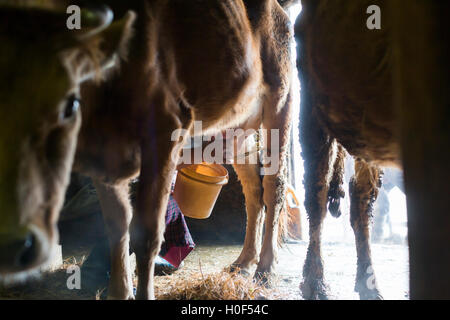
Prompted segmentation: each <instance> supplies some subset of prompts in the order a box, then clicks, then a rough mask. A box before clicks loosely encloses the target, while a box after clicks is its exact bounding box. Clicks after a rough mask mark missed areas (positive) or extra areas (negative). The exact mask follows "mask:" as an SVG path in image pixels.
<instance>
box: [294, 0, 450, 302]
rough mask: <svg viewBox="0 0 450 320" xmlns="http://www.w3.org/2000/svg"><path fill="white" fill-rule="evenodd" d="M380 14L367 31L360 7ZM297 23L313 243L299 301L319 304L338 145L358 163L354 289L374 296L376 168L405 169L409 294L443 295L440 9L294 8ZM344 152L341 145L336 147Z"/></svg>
mask: <svg viewBox="0 0 450 320" xmlns="http://www.w3.org/2000/svg"><path fill="white" fill-rule="evenodd" d="M370 5H378V6H379V8H380V9H381V19H382V20H381V29H369V28H367V26H366V21H367V19H368V17H369V15H368V14H367V9H368V8H369V6H370ZM302 7H303V11H302V13H301V15H300V17H299V18H298V20H297V22H296V26H295V32H296V37H297V39H298V41H299V43H300V46H299V57H298V67H299V71H300V75H301V81H302V91H301V103H302V108H301V121H300V123H301V127H300V130H301V143H302V150H303V156H304V160H305V162H304V163H305V179H304V181H305V192H306V194H305V206H306V209H307V212H308V216H309V224H310V230H309V234H310V243H309V247H308V252H307V258H306V261H305V265H304V269H303V276H304V280H303V283H302V284H301V289H302V292H303V296H304V297H305V298H309V299H317V298H326V297H327V293H326V285H325V283H324V276H323V262H322V256H321V251H320V240H321V239H320V234H321V226H322V222H323V219H324V216H325V214H326V212H327V203H328V204H329V209H330V211H331V213H332V214H338V212H339V209H338V208H339V199H340V198H341V197H342V196H343V190H342V188H341V184H342V178H343V171H342V167H343V162H344V161H343V159H344V154H345V150H344V148H343V147H345V149H346V150H347V151H348V152H349V153H350V154H351V155H353V156H355V157H356V161H355V175H354V177H353V178H352V180H351V183H350V187H349V191H350V196H351V208H350V219H351V225H352V227H353V229H354V232H355V240H356V248H357V257H358V266H357V275H356V286H355V290H356V291H357V292H358V293H359V294H360V297H361V298H363V299H376V298H380V294H379V291H378V288H377V285H376V281H375V277H374V274H373V268H372V261H371V254H370V245H369V216H370V213H371V210H372V204H373V202H374V200H375V199H376V197H377V192H378V188H379V186H380V184H381V179H380V169H379V165H394V166H400V167H402V168H403V170H404V178H405V189H406V194H407V205H408V240H409V253H410V297H411V298H413V299H417V298H449V297H450V275H449V273H448V270H450V250H448V245H449V243H450V237H449V234H450V233H449V230H450V215H449V214H448V203H447V198H448V194H449V187H448V181H449V178H450V177H449V170H448V163H449V161H450V154H449V145H450V144H449V142H450V130H449V126H448V117H449V102H450V101H449V98H450V93H449V90H448V85H449V82H450V81H449V73H448V70H449V62H448V56H449V47H448V40H447V39H446V38H445V34H446V32H447V31H446V30H447V29H448V28H447V27H446V25H445V21H446V18H445V15H446V14H448V12H449V4H448V2H443V1H442V2H438V1H419V0H411V1H408V2H400V1H365V0H361V1H336V0H321V1H316V0H303V1H302ZM342 146H343V147H342Z"/></svg>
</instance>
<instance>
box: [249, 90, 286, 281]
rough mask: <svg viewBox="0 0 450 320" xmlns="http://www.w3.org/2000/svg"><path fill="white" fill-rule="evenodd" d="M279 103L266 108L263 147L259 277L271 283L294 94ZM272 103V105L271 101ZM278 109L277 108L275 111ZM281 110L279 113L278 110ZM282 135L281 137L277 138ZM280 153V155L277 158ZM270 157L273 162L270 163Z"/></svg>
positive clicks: (283, 204) (257, 271)
mask: <svg viewBox="0 0 450 320" xmlns="http://www.w3.org/2000/svg"><path fill="white" fill-rule="evenodd" d="M275 101H276V102H278V103H272V104H270V103H269V104H268V105H267V108H266V107H264V118H263V127H264V129H266V131H265V134H264V135H263V143H264V147H265V148H266V150H265V151H264V153H265V158H264V159H263V161H264V162H263V165H264V178H263V190H264V191H263V201H264V204H265V206H266V217H265V224H264V225H265V229H264V239H263V244H262V249H261V254H260V259H259V262H258V266H257V268H256V273H255V277H256V278H257V279H260V280H262V281H263V282H266V283H267V280H269V279H268V277H270V276H271V275H272V274H274V272H275V265H276V262H277V250H278V219H279V217H280V213H281V210H283V209H284V206H285V203H286V201H285V198H286V180H287V176H286V173H287V172H286V169H287V159H286V158H287V157H286V154H287V150H288V146H289V138H290V120H291V118H290V117H291V104H292V100H291V94H288V95H287V97H286V101H285V103H284V105H283V106H282V108H277V107H278V106H279V105H280V102H279V100H275ZM268 102H270V101H268ZM274 106H277V107H274ZM277 109H278V110H277ZM276 133H278V136H276V135H275V134H276ZM277 153H278V154H277ZM267 157H270V159H271V162H270V163H267V160H268V158H267Z"/></svg>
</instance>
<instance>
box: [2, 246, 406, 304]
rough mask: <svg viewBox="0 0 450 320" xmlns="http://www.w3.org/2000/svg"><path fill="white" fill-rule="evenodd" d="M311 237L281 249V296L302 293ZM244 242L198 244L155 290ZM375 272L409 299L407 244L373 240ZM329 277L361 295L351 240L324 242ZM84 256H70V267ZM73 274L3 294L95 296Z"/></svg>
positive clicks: (225, 259) (344, 293)
mask: <svg viewBox="0 0 450 320" xmlns="http://www.w3.org/2000/svg"><path fill="white" fill-rule="evenodd" d="M306 248H307V243H306V242H304V241H300V242H297V243H290V244H286V245H285V247H284V248H282V249H281V250H280V254H279V265H278V277H277V279H276V282H275V283H276V295H275V296H276V297H277V299H286V300H289V299H302V297H301V294H300V292H299V289H298V285H299V283H300V281H301V278H302V277H301V270H302V266H303V262H304V259H305V255H306ZM240 250H241V246H236V245H233V246H198V247H197V248H196V249H195V250H194V251H193V252H192V253H191V254H190V255H189V256H188V257H187V258H186V260H185V265H184V267H183V268H182V269H180V270H179V271H177V272H176V273H175V274H174V275H172V276H162V277H156V287H157V290H156V294H157V296H158V294H161V292H160V291H161V290H158V287H159V288H164V287H166V286H167V283H170V282H171V281H172V280H171V279H173V278H171V277H176V278H177V279H180V278H181V279H189V277H190V276H191V275H192V274H195V273H197V274H198V273H199V272H201V273H202V274H203V275H205V276H207V275H208V274H212V273H218V272H220V271H222V270H223V268H224V267H225V266H228V265H230V263H231V262H233V260H234V259H235V258H236V257H237V256H238V254H239V253H240ZM372 251H373V260H374V268H375V274H376V276H377V281H378V284H379V287H380V289H381V292H382V294H383V296H384V298H385V299H408V251H407V247H406V246H404V245H390V244H389V245H388V244H374V245H373V246H372ZM323 254H324V263H325V277H326V280H327V283H328V284H329V287H330V299H341V300H342V299H344V300H345V299H358V295H357V294H356V293H355V292H354V291H353V284H354V279H355V272H356V253H355V248H354V245H353V244H352V243H351V242H343V243H336V242H326V243H324V244H323ZM74 262H76V263H78V264H79V263H80V262H82V260H77V261H74V260H73V259H71V260H70V261H67V262H66V265H65V267H67V266H69V265H71V264H72V263H74ZM69 276H70V275H69V274H67V272H66V269H60V270H56V271H55V272H52V273H49V274H46V275H44V276H43V277H41V279H40V280H36V281H33V282H32V283H30V284H28V285H27V286H18V287H14V288H9V289H2V290H1V292H0V298H3V299H95V298H97V299H98V298H99V297H100V295H101V293H100V292H98V293H97V295H96V294H95V293H93V292H86V291H84V290H76V289H74V290H69V289H68V288H67V286H66V282H67V279H68V277H69Z"/></svg>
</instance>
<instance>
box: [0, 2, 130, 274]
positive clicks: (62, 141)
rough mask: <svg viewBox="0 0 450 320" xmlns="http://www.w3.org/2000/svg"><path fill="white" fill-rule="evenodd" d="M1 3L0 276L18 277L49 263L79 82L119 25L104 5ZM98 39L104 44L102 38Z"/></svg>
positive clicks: (95, 67) (76, 123)
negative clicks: (76, 22)
mask: <svg viewBox="0 0 450 320" xmlns="http://www.w3.org/2000/svg"><path fill="white" fill-rule="evenodd" d="M30 2H31V1H28V2H26V1H22V2H21V4H22V6H21V7H20V8H17V7H15V6H14V5H11V3H12V2H11V1H0V42H1V48H2V49H1V53H0V70H1V72H0V119H2V120H1V125H0V281H14V280H16V279H23V278H25V277H26V276H28V275H29V274H30V273H32V272H33V271H34V270H36V269H38V267H40V266H41V265H42V264H45V262H46V261H48V259H49V257H50V255H51V252H52V249H53V248H54V247H55V245H56V244H57V242H58V234H57V230H56V221H57V219H58V215H59V210H60V208H61V205H62V201H63V199H64V192H65V189H66V186H67V183H68V180H69V173H70V169H71V166H72V162H73V157H74V152H75V146H76V137H77V134H78V131H79V128H80V120H81V115H80V112H79V111H78V109H79V105H80V101H79V99H80V96H79V85H80V83H81V82H83V81H85V80H87V79H89V78H92V76H94V75H98V76H100V75H101V74H100V72H101V71H102V70H103V68H104V67H103V65H104V66H105V68H106V67H107V66H108V67H109V66H110V65H111V63H113V61H114V60H112V56H113V54H114V53H115V51H116V49H118V47H119V46H118V43H120V42H121V41H120V35H121V34H122V27H123V26H122V25H121V24H120V23H118V24H114V25H112V26H110V27H109V28H108V26H109V24H110V23H111V12H110V10H95V11H92V10H91V11H83V17H84V18H83V19H82V23H83V26H84V28H83V29H82V30H80V31H69V30H68V29H67V27H66V20H67V17H68V16H67V14H66V13H65V11H63V12H59V11H55V10H49V9H42V8H39V7H36V6H34V3H35V1H34V2H33V3H32V4H33V8H29V7H27V6H26V5H27V3H30ZM101 39H104V40H105V42H104V45H100V40H101Z"/></svg>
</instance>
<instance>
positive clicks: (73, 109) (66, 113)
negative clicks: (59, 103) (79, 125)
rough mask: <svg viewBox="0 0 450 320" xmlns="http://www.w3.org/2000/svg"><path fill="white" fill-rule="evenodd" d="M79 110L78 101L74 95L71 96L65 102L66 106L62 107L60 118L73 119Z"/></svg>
mask: <svg viewBox="0 0 450 320" xmlns="http://www.w3.org/2000/svg"><path fill="white" fill-rule="evenodd" d="M79 108H80V99H79V98H77V97H76V96H75V95H71V96H70V97H69V98H68V99H67V100H66V105H65V106H64V110H63V111H62V115H61V118H62V119H69V118H71V117H73V116H74V115H75V114H76V113H77V111H78V109H79Z"/></svg>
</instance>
